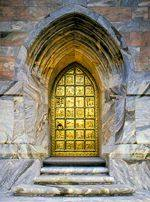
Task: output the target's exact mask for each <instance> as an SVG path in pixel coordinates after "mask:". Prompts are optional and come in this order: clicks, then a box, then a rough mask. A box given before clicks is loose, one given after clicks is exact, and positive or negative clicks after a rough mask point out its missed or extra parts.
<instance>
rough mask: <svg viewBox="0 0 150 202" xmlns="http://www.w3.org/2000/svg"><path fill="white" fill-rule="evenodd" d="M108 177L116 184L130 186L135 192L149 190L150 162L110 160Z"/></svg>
mask: <svg viewBox="0 0 150 202" xmlns="http://www.w3.org/2000/svg"><path fill="white" fill-rule="evenodd" d="M110 175H111V176H113V177H114V178H115V180H116V181H117V182H118V183H122V184H125V185H131V186H133V187H134V188H135V189H137V190H141V189H144V190H150V183H149V181H150V161H149V160H145V161H132V162H128V161H125V160H122V159H113V158H111V159H110Z"/></svg>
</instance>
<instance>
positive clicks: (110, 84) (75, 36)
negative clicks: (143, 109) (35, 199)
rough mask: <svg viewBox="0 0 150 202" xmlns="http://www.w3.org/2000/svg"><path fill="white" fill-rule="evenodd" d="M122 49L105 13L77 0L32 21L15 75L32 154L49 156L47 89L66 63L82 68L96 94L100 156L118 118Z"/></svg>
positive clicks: (115, 129) (122, 96)
mask: <svg viewBox="0 0 150 202" xmlns="http://www.w3.org/2000/svg"><path fill="white" fill-rule="evenodd" d="M125 50H126V46H125V45H124V43H123V40H122V38H121V35H120V34H119V33H118V32H117V30H116V29H115V28H114V27H112V25H111V24H110V23H109V22H108V21H107V20H106V19H105V18H104V17H102V16H100V15H98V14H96V13H94V12H91V11H89V10H88V9H87V8H85V7H82V6H80V5H71V6H67V7H63V8H61V9H60V10H58V11H56V12H54V13H53V14H51V15H50V16H47V17H46V18H45V19H43V20H42V21H41V22H40V23H38V24H37V26H36V27H35V28H34V30H33V32H32V33H31V34H30V36H29V37H28V39H27V41H26V43H25V46H24V47H22V48H21V51H20V54H19V56H18V61H19V63H17V66H18V69H19V70H18V71H19V72H18V73H17V74H16V77H17V79H18V80H20V81H22V80H23V92H24V93H23V95H24V103H25V108H26V109H27V110H26V117H25V125H26V137H27V140H29V142H28V144H31V145H33V149H32V151H31V155H32V156H44V157H46V156H48V155H49V147H50V146H49V144H50V142H49V127H51V126H50V125H49V123H48V111H49V109H48V106H49V105H48V93H49V90H50V89H51V87H52V84H53V81H54V80H55V78H56V76H57V75H58V73H59V72H60V71H61V70H62V69H63V68H64V67H66V66H67V65H69V64H70V63H72V62H78V63H80V64H81V65H83V66H85V67H86V68H87V69H88V71H89V72H90V73H91V75H92V76H93V77H94V79H95V80H96V83H97V84H98V89H99V90H100V91H101V93H102V119H101V123H102V155H105V153H109V152H108V145H110V144H111V145H112V146H113V145H114V144H115V135H116V134H117V132H118V131H119V130H120V128H121V127H122V124H123V119H124V105H125V94H126V77H127V74H128V69H127V64H126V61H127V57H126V52H125ZM20 58H21V60H20ZM116 97H117V99H116ZM116 110H117V113H116V112H115V111H116ZM30 114H32V116H31V117H30V118H28V117H29V115H30ZM31 122H32V124H31ZM106 150H107V152H106Z"/></svg>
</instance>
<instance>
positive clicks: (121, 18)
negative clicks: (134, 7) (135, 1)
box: [90, 6, 132, 22]
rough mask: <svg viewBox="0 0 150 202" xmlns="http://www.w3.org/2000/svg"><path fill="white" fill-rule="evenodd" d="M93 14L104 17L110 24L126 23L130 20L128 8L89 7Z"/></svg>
mask: <svg viewBox="0 0 150 202" xmlns="http://www.w3.org/2000/svg"><path fill="white" fill-rule="evenodd" d="M90 8H92V9H93V10H94V11H95V12H97V13H100V14H101V15H104V16H105V17H106V18H108V19H109V20H110V21H111V22H126V21H129V20H131V17H132V14H131V9H130V8H115V7H109V8H108V7H99V6H97V7H90Z"/></svg>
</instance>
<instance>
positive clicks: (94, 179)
mask: <svg viewBox="0 0 150 202" xmlns="http://www.w3.org/2000/svg"><path fill="white" fill-rule="evenodd" d="M34 183H35V184H97V183H99V184H111V183H114V178H113V177H110V176H109V175H95V176H93V175H40V176H39V177H37V178H35V179H34Z"/></svg>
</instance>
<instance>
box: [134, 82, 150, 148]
mask: <svg viewBox="0 0 150 202" xmlns="http://www.w3.org/2000/svg"><path fill="white" fill-rule="evenodd" d="M149 87H150V86H149ZM135 107H136V113H135V121H136V139H137V143H138V144H150V97H149V96H142V97H137V98H136V103H135Z"/></svg>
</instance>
